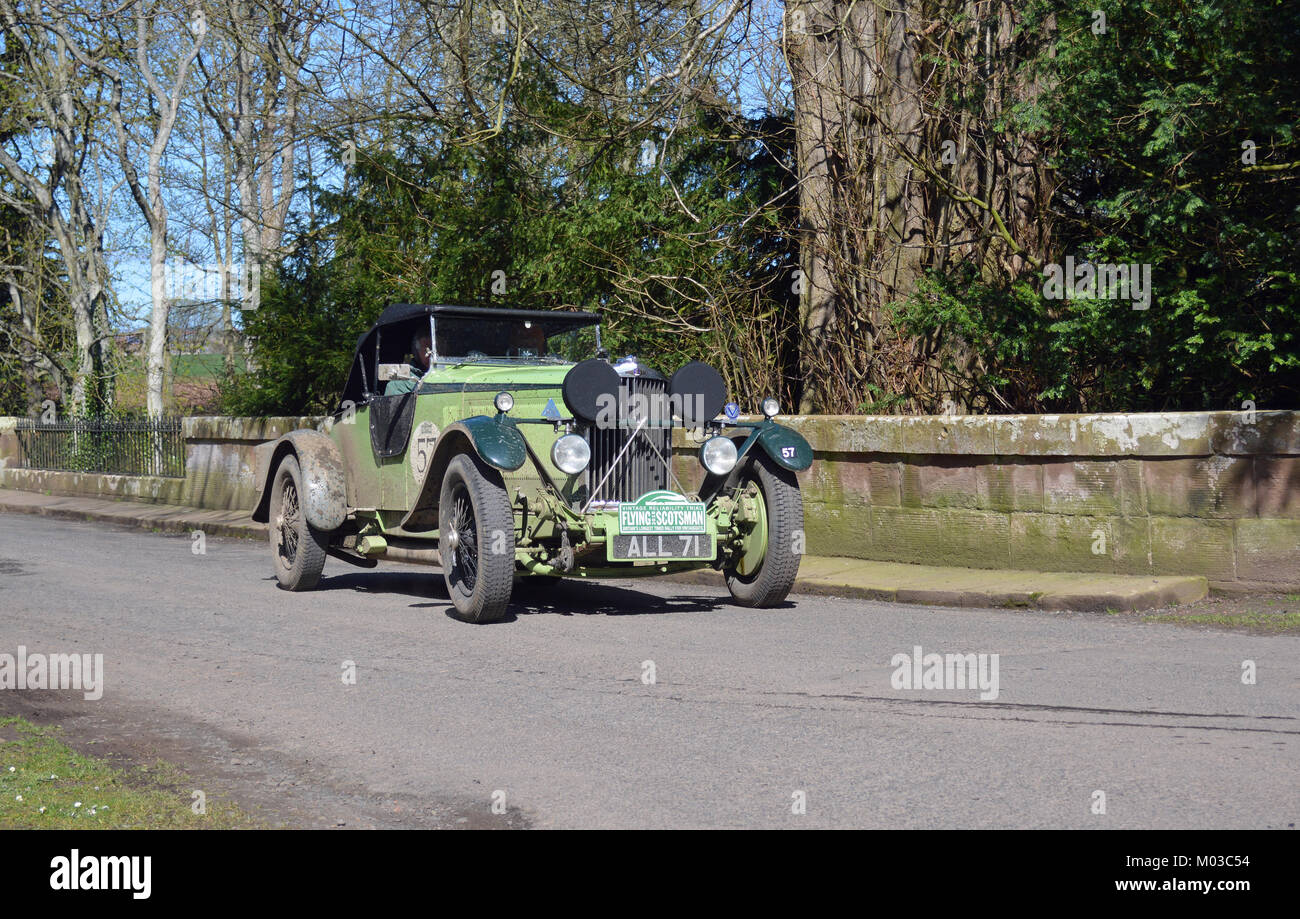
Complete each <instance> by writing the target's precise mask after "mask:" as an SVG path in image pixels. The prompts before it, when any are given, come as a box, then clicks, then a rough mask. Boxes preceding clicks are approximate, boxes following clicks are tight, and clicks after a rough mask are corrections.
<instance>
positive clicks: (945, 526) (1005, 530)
mask: <svg viewBox="0 0 1300 919" xmlns="http://www.w3.org/2000/svg"><path fill="white" fill-rule="evenodd" d="M1009 530H1010V523H1009V521H1008V519H1007V516H1006V515H1005V514H990V513H985V512H983V511H974V510H964V509H960V508H949V509H944V510H938V509H930V508H918V509H911V508H889V507H875V508H872V511H871V546H872V549H871V551H872V555H871V557H872V558H879V559H885V560H887V561H896V562H914V563H916V564H922V565H964V566H967V567H971V568H1006V567H1009V564H1008V563H1009V558H1010V555H1009V551H1008V536H1009Z"/></svg>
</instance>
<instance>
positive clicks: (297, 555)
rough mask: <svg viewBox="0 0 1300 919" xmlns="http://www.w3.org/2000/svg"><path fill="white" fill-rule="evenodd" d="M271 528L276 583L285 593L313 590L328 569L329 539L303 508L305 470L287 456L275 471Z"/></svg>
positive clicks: (291, 457) (292, 458)
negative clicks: (303, 473)
mask: <svg viewBox="0 0 1300 919" xmlns="http://www.w3.org/2000/svg"><path fill="white" fill-rule="evenodd" d="M271 510H272V513H271V520H270V524H269V526H268V527H267V529H268V531H269V535H270V538H271V553H272V556H273V557H274V562H275V579H276V581H277V582H278V583H279V585H280V586H281V587H283V588H284V589H285V590H311V589H312V588H313V587H315V586H316V585H317V584H318V583H320V576H321V571H323V570H324V568H325V549H326V546H327V545H328V537H327V536H326V534H324V533H322V532H321V531H320V530H318V529H316V528H315V527H313V526H312V525H311V524H310V523H309V522H308V521H307V515H306V513H305V512H304V510H303V506H302V470H301V469H300V468H299V466H298V460H297V459H296V458H295V457H293V456H286V457H285V458H284V459H283V460H282V461H281V462H280V465H279V467H278V468H277V469H276V471H275V484H274V486H273V490H272V492H271Z"/></svg>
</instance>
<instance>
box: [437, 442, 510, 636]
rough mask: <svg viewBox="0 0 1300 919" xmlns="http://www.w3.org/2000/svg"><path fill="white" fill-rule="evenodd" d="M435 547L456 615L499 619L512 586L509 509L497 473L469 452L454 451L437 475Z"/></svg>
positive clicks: (469, 619) (471, 619)
mask: <svg viewBox="0 0 1300 919" xmlns="http://www.w3.org/2000/svg"><path fill="white" fill-rule="evenodd" d="M438 552H439V555H440V556H441V558H442V570H443V578H444V579H445V580H446V582H447V594H448V595H449V596H450V597H451V603H452V606H453V607H454V608H455V616H456V618H457V619H460V620H462V621H464V622H500V621H501V620H502V619H504V618H505V616H506V607H507V606H509V604H510V594H511V590H512V589H513V587H514V575H515V517H514V511H512V510H511V508H510V498H509V496H508V495H507V493H506V487H505V484H504V483H503V482H502V480H501V473H499V472H497V471H496V470H495V469H493V468H492V467H490V466H488V465H486V464H485V463H484V462H483V461H482V460H480V459H479V458H478V457H477V456H474V455H472V454H468V453H462V454H460V455H459V456H457V457H456V458H455V459H453V460H452V461H451V462H450V463H448V464H447V471H446V473H445V474H444V475H443V479H442V491H441V495H440V497H439V500H438Z"/></svg>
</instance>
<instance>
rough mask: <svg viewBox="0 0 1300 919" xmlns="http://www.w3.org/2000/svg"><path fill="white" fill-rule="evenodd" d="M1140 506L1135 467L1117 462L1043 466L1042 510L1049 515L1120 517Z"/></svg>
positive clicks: (1071, 462) (1104, 461) (1056, 463)
mask: <svg viewBox="0 0 1300 919" xmlns="http://www.w3.org/2000/svg"><path fill="white" fill-rule="evenodd" d="M1140 506H1141V491H1140V488H1139V486H1138V478H1137V474H1136V467H1130V466H1126V465H1124V464H1121V463H1120V462H1118V461H1116V460H1071V461H1064V462H1049V463H1044V464H1043V510H1045V511H1046V512H1048V513H1051V514H1085V515H1095V516H1117V515H1120V514H1124V513H1126V512H1130V511H1132V510H1133V509H1134V508H1139V507H1140Z"/></svg>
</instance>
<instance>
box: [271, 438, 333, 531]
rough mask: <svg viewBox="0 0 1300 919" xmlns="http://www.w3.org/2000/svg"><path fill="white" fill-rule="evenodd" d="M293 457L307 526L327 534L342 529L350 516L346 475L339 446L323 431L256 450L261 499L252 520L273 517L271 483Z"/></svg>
mask: <svg viewBox="0 0 1300 919" xmlns="http://www.w3.org/2000/svg"><path fill="white" fill-rule="evenodd" d="M286 456H294V457H296V458H297V460H298V467H299V468H300V469H301V470H302V488H303V492H304V494H303V495H302V506H303V512H304V513H305V514H306V516H307V522H308V523H310V524H311V525H312V526H313V527H315V528H316V529H318V530H322V531H324V532H327V533H328V532H332V531H334V530H337V529H338V528H339V527H341V526H342V525H343V521H344V520H345V519H346V518H347V514H348V491H347V473H346V471H345V468H344V466H343V456H342V454H341V453H339V448H338V446H337V445H336V444H335V443H334V441H332V440H330V438H329V437H328V435H325V434H322V433H321V432H320V431H313V430H309V429H304V430H300V431H290V432H289V433H288V434H285V435H284V436H283V437H281V438H280V439H279V440H273V441H267V442H266V443H264V444H259V445H258V446H256V447H254V448H253V457H254V460H255V467H256V470H257V472H256V475H257V487H258V495H257V502H256V504H255V505H254V506H253V519H254V520H256V521H257V522H258V523H267V522H268V521H269V520H270V514H271V482H272V477H273V476H274V475H275V471H276V470H277V469H278V468H279V467H280V462H281V461H282V460H283V459H284V458H285V457H286Z"/></svg>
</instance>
